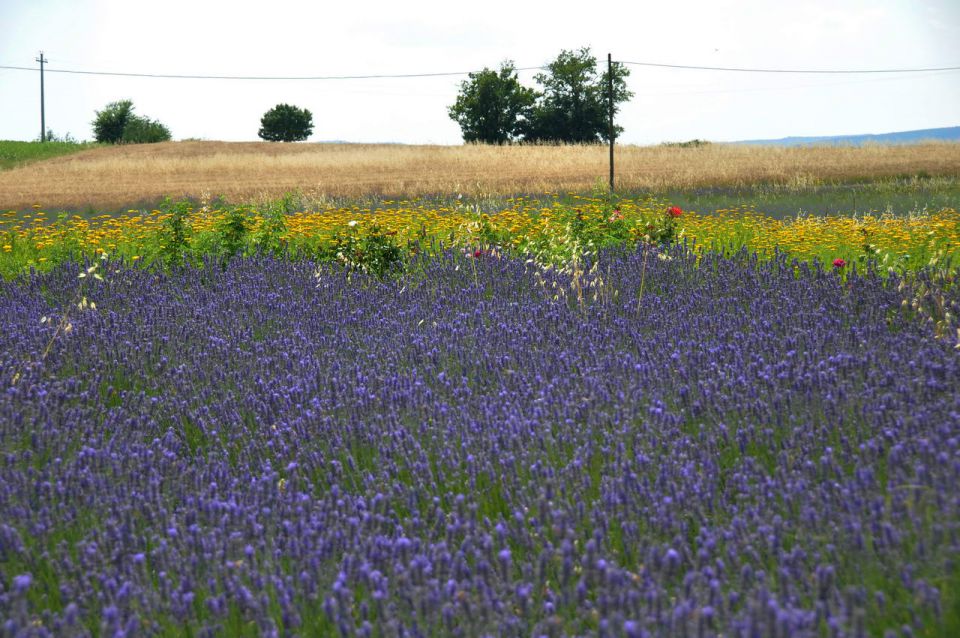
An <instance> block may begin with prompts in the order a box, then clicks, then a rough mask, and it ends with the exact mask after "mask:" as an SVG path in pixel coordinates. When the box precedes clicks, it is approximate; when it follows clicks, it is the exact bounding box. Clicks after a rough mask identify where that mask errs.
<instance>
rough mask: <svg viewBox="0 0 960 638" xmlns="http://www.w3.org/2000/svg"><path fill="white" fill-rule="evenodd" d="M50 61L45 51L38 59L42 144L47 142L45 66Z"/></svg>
mask: <svg viewBox="0 0 960 638" xmlns="http://www.w3.org/2000/svg"><path fill="white" fill-rule="evenodd" d="M49 61H50V60H47V59H46V58H44V57H43V51H41V52H40V57H39V58H37V62H39V63H40V141H41V142H46V141H47V116H46V112H45V111H44V104H43V64H44V63H45V62H49Z"/></svg>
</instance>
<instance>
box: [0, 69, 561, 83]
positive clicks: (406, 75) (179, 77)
mask: <svg viewBox="0 0 960 638" xmlns="http://www.w3.org/2000/svg"><path fill="white" fill-rule="evenodd" d="M545 68H546V67H540V66H528V67H522V68H518V69H514V70H515V71H536V70H545ZM0 69H11V70H14V71H36V69H34V68H31V67H26V66H6V65H0ZM46 71H47V73H71V74H76V75H107V76H114V77H130V78H167V79H175V80H284V81H302V80H385V79H394V78H397V79H404V78H433V77H450V76H458V75H469V74H471V73H476V71H448V72H441V73H396V74H375V75H304V76H289V77H279V76H273V75H180V74H170V73H120V72H114V71H79V70H76V69H47V70H46Z"/></svg>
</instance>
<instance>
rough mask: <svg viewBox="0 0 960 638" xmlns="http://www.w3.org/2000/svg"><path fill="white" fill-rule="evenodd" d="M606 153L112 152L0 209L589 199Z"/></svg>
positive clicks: (957, 169) (826, 178)
mask: <svg viewBox="0 0 960 638" xmlns="http://www.w3.org/2000/svg"><path fill="white" fill-rule="evenodd" d="M607 158H608V149H607V148H606V147H603V146H512V147H491V146H400V145H365V144H271V143H266V142H249V143H248V142H239V143H227V142H168V143H163V144H151V145H133V146H119V147H103V148H96V149H93V150H89V151H83V152H80V153H76V154H73V155H69V156H64V157H59V158H54V159H50V160H45V161H41V162H37V163H34V164H29V165H26V166H22V167H20V168H15V169H11V170H6V171H0V209H24V208H28V207H30V206H31V205H34V204H39V205H41V206H43V207H44V208H46V209H47V210H55V209H81V208H87V207H93V208H97V209H105V210H110V209H120V208H124V207H129V206H135V205H149V204H151V203H153V202H156V201H158V200H160V199H161V198H163V197H166V196H169V197H172V198H180V197H191V198H197V199H204V198H210V197H214V196H222V197H224V198H225V199H227V200H228V201H231V202H260V201H264V200H269V199H276V198H278V197H280V196H281V195H283V194H284V193H285V192H289V191H294V190H298V191H299V192H301V193H302V194H303V196H304V197H305V198H306V199H308V200H311V201H322V200H323V199H324V198H327V197H361V196H365V195H381V196H386V197H398V198H401V197H402V198H410V197H415V196H421V195H431V194H448V195H456V194H458V193H462V194H463V195H464V196H471V197H477V196H489V195H510V194H519V193H551V192H561V193H562V192H566V191H578V192H582V191H586V190H589V189H590V188H592V187H593V186H594V185H596V184H597V183H598V181H599V182H600V183H605V182H606V178H607V174H608V173H607V171H608V168H607ZM616 168H617V187H618V189H624V190H633V189H644V190H651V191H657V192H662V191H668V190H682V189H691V188H698V187H704V186H728V187H737V186H746V185H754V184H758V183H764V184H780V185H784V186H787V187H800V188H803V187H806V186H811V185H815V184H818V183H834V182H845V181H856V180H861V179H876V178H884V177H897V176H904V175H918V174H919V175H929V176H951V177H958V176H960V144H958V143H928V144H919V145H913V146H879V145H876V146H870V145H868V146H864V147H827V146H822V147H806V148H801V147H794V148H783V147H760V146H736V145H724V144H710V145H706V146H700V147H692V148H678V147H668V146H653V147H636V146H624V147H618V148H617V154H616Z"/></svg>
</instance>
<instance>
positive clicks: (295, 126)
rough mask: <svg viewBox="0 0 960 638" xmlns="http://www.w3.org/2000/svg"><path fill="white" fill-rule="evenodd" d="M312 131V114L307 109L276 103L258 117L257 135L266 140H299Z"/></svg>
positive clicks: (306, 136) (305, 137) (308, 135)
mask: <svg viewBox="0 0 960 638" xmlns="http://www.w3.org/2000/svg"><path fill="white" fill-rule="evenodd" d="M312 133H313V115H312V114H311V113H310V111H308V110H307V109H298V108H297V107H295V106H290V105H289V104H277V105H276V106H275V107H273V108H272V109H270V110H269V111H267V112H266V113H264V114H263V117H262V118H260V131H259V132H258V133H257V135H259V136H260V138H261V139H264V140H266V141H268V142H300V141H303V140H305V139H307V138H308V137H310V135H311V134H312Z"/></svg>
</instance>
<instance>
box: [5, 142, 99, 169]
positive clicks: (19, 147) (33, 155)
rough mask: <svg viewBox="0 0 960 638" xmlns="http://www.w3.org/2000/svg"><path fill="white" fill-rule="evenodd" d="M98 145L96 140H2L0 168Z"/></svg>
mask: <svg viewBox="0 0 960 638" xmlns="http://www.w3.org/2000/svg"><path fill="white" fill-rule="evenodd" d="M96 146H98V145H97V144H96V143H94V142H43V143H41V142H13V141H10V140H0V170H5V169H8V168H17V167H19V166H23V165H24V164H29V163H31V162H37V161H40V160H46V159H50V158H52V157H59V156H60V155H69V154H70V153H76V152H78V151H85V150H87V149H89V148H94V147H96Z"/></svg>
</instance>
